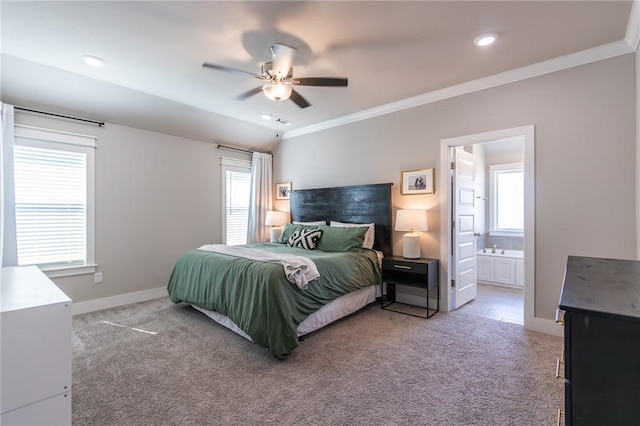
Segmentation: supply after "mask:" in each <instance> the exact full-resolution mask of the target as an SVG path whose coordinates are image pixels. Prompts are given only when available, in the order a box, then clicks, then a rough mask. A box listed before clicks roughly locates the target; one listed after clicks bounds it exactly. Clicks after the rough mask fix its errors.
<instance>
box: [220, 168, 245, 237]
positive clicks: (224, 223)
mask: <svg viewBox="0 0 640 426" xmlns="http://www.w3.org/2000/svg"><path fill="white" fill-rule="evenodd" d="M227 171H235V172H244V173H249V178H251V160H243V159H239V158H230V157H220V177H221V183H222V184H221V193H222V194H221V195H222V197H221V201H222V202H221V206H222V213H221V215H220V216H221V219H222V227H221V229H222V242H223V244H227ZM247 219H248V218H247ZM248 225H249V223H248V220H247V227H248ZM245 244H246V242H245Z"/></svg>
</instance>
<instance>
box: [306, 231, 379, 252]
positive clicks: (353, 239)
mask: <svg viewBox="0 0 640 426" xmlns="http://www.w3.org/2000/svg"><path fill="white" fill-rule="evenodd" d="M316 228H318V229H321V230H322V238H321V239H320V241H319V242H318V250H322V251H361V250H362V242H363V241H364V234H366V233H367V230H368V229H369V227H368V226H355V227H350V228H342V227H336V226H327V225H319V226H316Z"/></svg>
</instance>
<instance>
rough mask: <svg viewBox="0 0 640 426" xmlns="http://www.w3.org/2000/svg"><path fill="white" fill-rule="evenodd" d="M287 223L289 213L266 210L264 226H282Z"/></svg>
mask: <svg viewBox="0 0 640 426" xmlns="http://www.w3.org/2000/svg"><path fill="white" fill-rule="evenodd" d="M287 223H289V213H287V212H279V211H275V210H268V211H267V217H266V219H265V221H264V224H265V225H266V226H283V225H286V224H287Z"/></svg>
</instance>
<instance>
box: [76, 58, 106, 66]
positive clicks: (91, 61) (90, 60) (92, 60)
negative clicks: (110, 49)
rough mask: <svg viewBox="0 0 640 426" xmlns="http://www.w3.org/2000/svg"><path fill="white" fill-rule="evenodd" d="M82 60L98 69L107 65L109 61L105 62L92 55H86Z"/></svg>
mask: <svg viewBox="0 0 640 426" xmlns="http://www.w3.org/2000/svg"><path fill="white" fill-rule="evenodd" d="M82 59H84V61H85V62H86V63H87V64H89V65H91V66H92V67H98V68H99V67H102V66H104V64H106V63H107V61H105V60H104V59H102V58H98V57H97V56H92V55H84V56H82Z"/></svg>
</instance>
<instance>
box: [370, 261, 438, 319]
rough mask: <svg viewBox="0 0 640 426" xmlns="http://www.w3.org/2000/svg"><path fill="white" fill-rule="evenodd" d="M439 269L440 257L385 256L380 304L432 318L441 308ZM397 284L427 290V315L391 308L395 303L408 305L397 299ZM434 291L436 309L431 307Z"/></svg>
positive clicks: (388, 308)
mask: <svg viewBox="0 0 640 426" xmlns="http://www.w3.org/2000/svg"><path fill="white" fill-rule="evenodd" d="M439 269H440V262H439V261H438V259H426V258H420V259H405V258H404V257H402V256H391V257H385V258H384V259H382V284H381V290H382V297H381V298H380V306H381V307H382V309H386V310H389V311H393V312H398V313H401V314H405V315H411V316H414V317H419V318H431V317H432V316H433V315H435V313H436V312H438V311H439V310H440V282H439V281H440V280H439V279H438V277H439ZM385 283H386V284H387V294H386V297H385V294H384V284H385ZM396 285H403V286H408V287H417V288H424V289H426V290H427V307H426V308H424V309H426V311H427V312H426V315H425V316H422V315H416V314H413V313H410V312H404V311H400V310H396V309H391V308H390V306H392V305H395V304H398V305H408V304H407V303H402V302H397V301H396V291H395V290H396ZM434 293H435V300H436V308H435V309H433V308H431V307H429V299H431V298H433V294H434ZM410 306H413V305H410Z"/></svg>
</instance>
